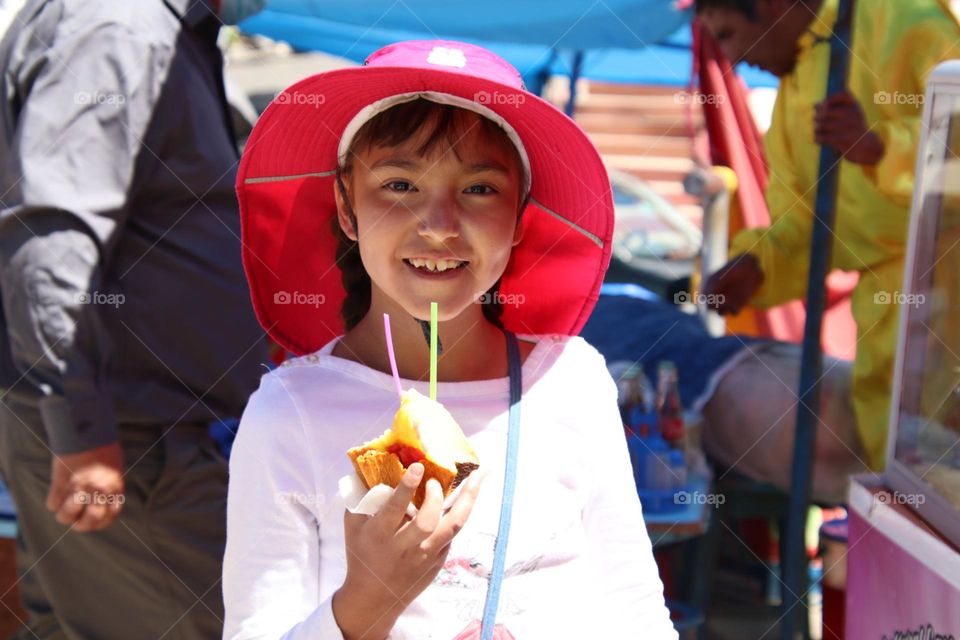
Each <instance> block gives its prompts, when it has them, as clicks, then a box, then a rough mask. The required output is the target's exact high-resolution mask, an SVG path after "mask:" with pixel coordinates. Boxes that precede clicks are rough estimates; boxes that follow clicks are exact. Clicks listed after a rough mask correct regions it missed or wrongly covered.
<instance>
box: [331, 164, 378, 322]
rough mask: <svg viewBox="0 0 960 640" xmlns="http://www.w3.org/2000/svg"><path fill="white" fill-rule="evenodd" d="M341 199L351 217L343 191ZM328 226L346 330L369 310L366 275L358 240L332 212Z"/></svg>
mask: <svg viewBox="0 0 960 640" xmlns="http://www.w3.org/2000/svg"><path fill="white" fill-rule="evenodd" d="M337 180H338V181H339V180H340V177H339V176H337ZM341 184H342V183H341ZM344 202H345V203H346V205H347V208H348V211H349V213H350V216H351V217H353V211H352V210H350V203H349V201H347V200H346V193H344ZM353 224H354V228H356V224H357V223H356V218H355V217H353ZM330 226H331V231H332V232H333V234H334V236H335V237H336V238H337V254H336V260H337V262H336V264H337V265H338V266H339V267H340V279H341V280H340V281H341V282H342V283H343V289H344V291H345V292H346V294H347V297H346V298H344V300H343V305H341V307H340V317H341V318H342V319H343V325H344V327H345V329H346V330H347V331H350V330H351V329H353V328H354V327H355V326H357V325H358V324H359V323H360V321H361V320H363V317H364V316H365V315H367V311H369V310H370V276H369V275H368V274H367V270H366V269H365V268H364V266H363V261H362V260H361V259H360V245H359V243H357V242H356V241H354V240H351V239H350V238H348V237H347V234H345V233H344V232H343V229H341V228H340V224H339V222H338V221H337V216H333V219H332V220H331V225H330Z"/></svg>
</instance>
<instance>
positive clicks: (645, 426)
mask: <svg viewBox="0 0 960 640" xmlns="http://www.w3.org/2000/svg"><path fill="white" fill-rule="evenodd" d="M617 397H618V401H619V405H620V417H621V419H622V420H623V424H624V426H625V427H627V430H628V431H630V432H632V433H634V434H636V435H639V436H646V434H647V433H650V432H652V431H653V429H654V428H655V426H656V421H657V412H656V407H655V405H654V400H655V398H654V393H653V388H652V386H651V385H650V380H649V379H648V378H647V376H646V375H645V374H644V373H643V367H641V366H640V365H638V364H635V365H632V366H631V367H630V368H629V369H627V370H626V372H625V373H624V374H623V376H621V377H620V380H619V381H618V382H617Z"/></svg>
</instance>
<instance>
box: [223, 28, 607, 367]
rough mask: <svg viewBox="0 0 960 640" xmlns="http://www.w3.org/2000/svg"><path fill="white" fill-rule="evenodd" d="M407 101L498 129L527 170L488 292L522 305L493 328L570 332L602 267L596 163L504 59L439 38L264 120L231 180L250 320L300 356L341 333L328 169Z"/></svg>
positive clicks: (603, 222)
mask: <svg viewBox="0 0 960 640" xmlns="http://www.w3.org/2000/svg"><path fill="white" fill-rule="evenodd" d="M416 98H425V99H428V100H433V101H435V102H442V103H445V104H453V105H455V106H459V107H463V108H466V109H470V110H471V111H475V112H477V113H480V114H481V115H483V116H485V117H487V118H490V119H491V120H493V121H495V122H497V123H498V124H499V125H500V126H501V127H502V128H503V129H504V130H505V131H506V133H507V135H508V137H509V138H510V139H511V140H512V141H513V143H514V145H515V146H517V149H518V152H519V153H520V157H521V161H522V162H523V164H524V165H525V166H524V169H525V174H526V175H525V181H526V184H525V185H524V186H525V187H527V188H528V189H529V203H528V204H527V207H526V209H524V212H523V217H522V219H521V224H522V225H523V226H524V229H523V232H524V233H523V239H522V240H521V241H520V243H519V244H518V245H517V246H515V247H514V248H513V252H512V253H511V256H510V261H509V263H508V265H507V268H506V271H505V272H504V274H503V277H502V278H501V281H500V289H499V292H500V295H501V296H503V297H504V299H506V300H511V299H512V300H516V301H518V302H520V303H519V304H506V305H504V310H503V316H502V318H501V319H502V321H503V324H504V326H505V327H506V328H507V329H509V330H511V331H513V332H515V333H520V334H533V335H539V334H549V333H559V334H566V335H576V334H577V333H579V331H580V329H581V328H582V327H583V325H584V323H585V322H586V321H587V317H588V316H589V315H590V312H591V311H592V310H593V307H594V304H595V303H596V301H597V297H598V295H599V292H600V285H601V283H602V281H603V275H604V273H605V272H606V269H607V266H608V264H609V262H610V249H611V242H610V241H611V236H612V233H613V197H612V194H611V191H610V181H609V178H608V177H607V172H606V170H605V169H604V166H603V163H602V162H601V160H600V156H599V154H598V153H597V150H596V148H594V146H593V144H592V143H591V142H590V140H589V139H588V138H587V136H586V135H585V134H584V133H583V131H581V129H580V128H579V127H578V126H577V125H576V124H575V123H574V122H573V120H571V119H570V118H568V117H567V116H566V115H565V114H564V113H562V112H561V111H559V110H558V109H557V108H556V107H554V106H553V105H551V104H550V103H548V102H546V101H544V100H542V99H540V98H539V97H537V96H535V95H533V94H532V93H530V92H528V91H526V90H525V89H524V88H523V82H522V81H521V79H520V74H519V73H518V72H517V70H516V69H514V68H513V67H512V66H511V65H510V64H509V63H507V62H506V61H505V60H503V59H502V58H500V57H498V56H496V55H494V54H493V53H491V52H489V51H487V50H486V49H483V48H481V47H477V46H474V45H470V44H465V43H461V42H450V41H441V40H431V41H410V42H402V43H398V44H393V45H390V46H387V47H384V48H383V49H380V50H379V51H376V52H375V53H373V54H371V55H370V57H369V58H367V61H366V62H365V63H364V66H362V67H355V68H350V69H338V70H336V71H330V72H326V73H321V74H318V75H315V76H312V77H310V78H307V79H305V80H302V81H300V82H298V83H296V84H294V85H293V86H291V87H289V88H288V89H286V90H285V91H283V92H281V93H280V94H279V95H278V96H277V97H276V98H275V99H274V100H273V102H272V103H271V104H270V106H268V107H267V109H266V111H264V112H263V115H262V116H261V117H260V119H259V121H258V122H257V125H256V127H254V129H253V133H251V135H250V138H249V140H248V141H247V146H246V149H245V151H244V154H243V159H242V161H241V163H240V170H239V173H238V175H237V195H238V197H239V200H240V220H241V230H242V243H243V264H244V269H245V271H246V274H247V280H248V281H249V283H250V291H251V296H252V298H253V307H254V310H255V311H256V314H257V318H258V319H259V320H260V324H261V325H263V327H264V329H265V330H266V331H267V333H269V334H270V336H271V337H272V338H273V339H274V340H276V341H277V342H278V343H279V344H280V345H281V346H283V347H284V348H286V349H288V350H290V351H292V352H293V353H295V354H298V355H300V354H304V353H311V352H313V351H316V350H317V349H319V348H320V347H322V346H323V345H325V344H326V343H327V342H329V341H330V340H332V339H333V338H335V337H337V336H339V335H341V334H343V333H344V326H343V322H342V320H341V319H340V306H341V304H342V302H343V299H344V297H345V291H344V289H343V286H342V284H341V274H340V269H339V268H338V266H337V265H336V260H335V252H336V247H337V239H336V237H335V236H334V234H333V233H332V231H331V218H332V217H334V216H335V215H336V202H335V199H334V181H335V179H336V171H337V167H338V163H339V161H340V157H341V156H342V155H343V154H344V153H345V152H346V151H347V148H348V147H349V142H350V140H351V139H352V137H353V135H354V134H356V132H357V130H358V129H359V128H360V126H362V124H363V123H364V122H366V121H367V120H369V119H370V118H372V117H373V116H375V115H376V114H377V113H380V112H381V111H383V110H385V109H387V108H389V107H391V106H393V105H394V104H398V103H400V102H404V101H407V100H414V99H416Z"/></svg>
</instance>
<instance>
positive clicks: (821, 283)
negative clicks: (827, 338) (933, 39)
mask: <svg viewBox="0 0 960 640" xmlns="http://www.w3.org/2000/svg"><path fill="white" fill-rule="evenodd" d="M852 18H853V0H840V8H839V12H838V14H837V23H836V25H835V26H834V31H833V35H832V36H831V38H830V75H829V77H828V78H827V93H826V95H827V96H831V95H833V94H835V93H837V92H840V91H843V90H844V89H845V88H846V82H847V69H848V66H849V65H848V61H849V52H850V27H851V25H852V22H853V19H852ZM840 159H841V157H840V154H839V153H838V152H837V151H836V150H835V149H833V148H830V147H826V146H824V147H821V149H820V177H819V182H818V186H817V199H816V209H815V213H814V224H813V233H812V237H811V243H810V272H809V277H808V280H807V316H806V324H805V325H804V328H803V355H802V357H801V365H800V388H799V390H798V396H799V398H800V404H799V406H798V407H797V431H796V434H795V438H794V452H793V469H792V476H791V485H790V487H791V491H790V508H789V511H788V516H787V541H786V548H785V552H786V557H785V558H783V567H784V572H783V575H784V585H785V589H784V594H783V611H784V615H783V621H782V627H781V634H780V637H781V638H782V639H783V640H795V639H796V638H797V637H803V635H801V634H802V630H803V629H804V628H806V627H807V625H805V624H803V622H802V621H801V620H800V618H799V616H800V615H802V614H805V613H806V606H805V605H806V603H805V602H804V598H805V597H806V591H807V589H806V585H807V573H806V571H807V550H806V543H805V540H804V538H805V535H804V534H805V531H806V523H807V509H808V507H809V504H810V485H811V479H812V478H811V477H812V470H813V455H814V445H815V439H816V425H817V420H818V418H817V416H818V415H819V409H820V394H819V387H820V384H819V380H820V376H821V373H822V370H823V353H822V350H821V346H820V333H821V328H822V325H823V311H824V306H825V304H826V282H825V281H826V277H827V274H828V273H829V270H830V257H831V255H832V252H833V223H834V219H835V218H836V201H837V185H838V177H839V173H840ZM798 623H799V624H798Z"/></svg>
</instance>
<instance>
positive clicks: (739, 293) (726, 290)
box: [703, 253, 763, 315]
mask: <svg viewBox="0 0 960 640" xmlns="http://www.w3.org/2000/svg"><path fill="white" fill-rule="evenodd" d="M762 284H763V270H761V269H760V263H759V262H758V261H757V258H756V257H755V256H753V255H751V254H749V253H744V254H741V255H739V256H737V257H735V258H734V259H733V260H731V261H730V262H728V263H727V264H725V265H723V266H722V267H720V269H719V271H717V272H716V273H714V274H713V275H712V276H710V277H709V278H708V279H707V282H706V284H704V285H703V294H704V296H706V297H707V299H708V300H710V299H711V298H712V304H709V306H710V308H712V309H713V310H714V311H716V312H718V313H720V314H722V315H726V314H735V313H740V310H741V309H743V307H744V306H746V304H747V303H748V302H750V298H752V297H753V294H755V293H756V292H757V289H759V288H760V285H762Z"/></svg>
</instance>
